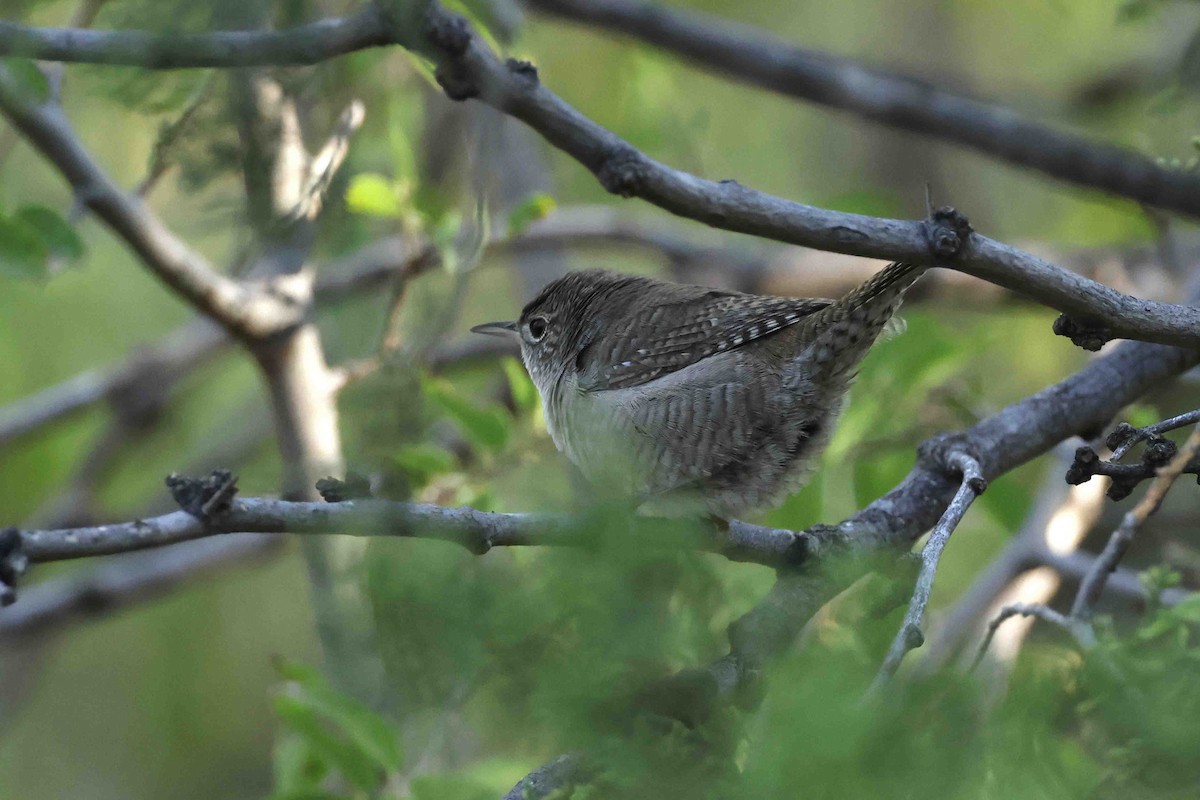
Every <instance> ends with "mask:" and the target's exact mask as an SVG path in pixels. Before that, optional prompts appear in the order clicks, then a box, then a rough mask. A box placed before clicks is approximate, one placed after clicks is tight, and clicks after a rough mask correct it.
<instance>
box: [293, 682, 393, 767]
mask: <svg viewBox="0 0 1200 800" xmlns="http://www.w3.org/2000/svg"><path fill="white" fill-rule="evenodd" d="M276 669H277V670H278V671H279V672H280V673H281V674H283V675H284V676H285V677H287V678H288V679H289V680H291V681H292V682H293V683H295V684H296V688H297V692H296V693H295V694H293V695H288V697H289V698H290V699H292V700H294V701H296V702H297V703H299V704H301V705H304V706H306V707H307V708H309V709H311V710H312V711H315V712H317V713H318V714H320V715H321V716H323V717H325V718H326V719H327V720H329V721H330V722H332V723H334V724H335V725H336V726H337V727H338V728H339V729H340V730H341V731H342V732H343V733H345V734H346V735H347V736H348V737H349V738H350V740H351V741H352V742H353V743H354V745H355V746H357V747H358V748H359V749H360V750H361V751H362V753H363V754H364V755H366V756H367V757H368V758H369V759H371V760H372V761H373V762H375V763H376V764H377V765H378V766H380V767H382V768H383V769H385V770H389V771H392V772H398V771H399V770H400V768H401V766H403V757H402V755H401V751H400V741H399V739H398V738H397V737H396V732H395V731H394V730H393V729H392V726H391V724H390V723H389V722H388V721H387V720H385V719H384V718H383V717H381V716H379V715H378V714H376V713H374V712H373V711H371V710H370V709H369V708H367V707H366V706H364V705H362V704H361V703H359V702H358V701H356V700H354V699H353V698H350V697H347V696H346V695H343V694H341V693H339V692H338V691H336V690H335V689H333V687H331V686H330V685H329V683H328V682H327V681H326V680H325V677H324V676H323V675H322V674H321V673H320V672H319V671H317V670H316V669H314V668H313V667H310V666H308V665H306V664H298V663H293V662H288V661H283V660H280V661H279V662H278V663H277V664H276Z"/></svg>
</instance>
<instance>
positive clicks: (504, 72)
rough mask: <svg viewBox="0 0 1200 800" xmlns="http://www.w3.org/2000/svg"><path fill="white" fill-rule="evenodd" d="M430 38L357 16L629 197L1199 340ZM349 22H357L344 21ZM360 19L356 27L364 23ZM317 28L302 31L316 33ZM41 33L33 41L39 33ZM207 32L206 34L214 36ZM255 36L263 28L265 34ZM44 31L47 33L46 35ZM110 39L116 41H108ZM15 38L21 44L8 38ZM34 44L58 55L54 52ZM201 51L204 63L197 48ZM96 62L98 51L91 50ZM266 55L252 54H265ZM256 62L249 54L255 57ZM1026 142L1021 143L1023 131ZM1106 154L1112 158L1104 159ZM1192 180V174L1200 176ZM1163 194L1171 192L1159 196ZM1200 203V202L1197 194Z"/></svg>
mask: <svg viewBox="0 0 1200 800" xmlns="http://www.w3.org/2000/svg"><path fill="white" fill-rule="evenodd" d="M427 5H428V16H427V18H426V19H425V20H424V23H423V29H422V30H421V32H420V33H421V36H420V37H418V36H416V34H417V31H416V30H415V26H414V24H413V23H414V20H412V19H406V20H397V19H394V18H391V17H389V16H386V15H383V14H382V12H378V11H372V10H371V9H372V8H374V7H373V6H368V7H367V8H366V9H365V10H364V11H363V12H361V14H360V15H356V17H354V18H352V19H355V20H357V19H358V18H359V17H362V18H363V19H368V18H370V17H374V18H375V23H372V24H376V23H377V24H378V27H379V31H378V32H377V33H376V34H373V36H377V37H378V38H371V39H370V40H369V44H370V45H375V44H383V43H387V42H393V43H397V44H402V45H403V46H406V47H410V48H412V49H414V50H417V51H418V52H420V53H421V54H423V55H426V56H428V57H429V58H431V59H433V60H434V61H435V62H436V63H437V64H438V78H439V80H440V81H441V83H442V85H443V88H444V89H445V90H446V93H447V94H448V95H449V96H450V97H452V98H454V99H460V100H461V99H466V98H470V97H477V98H478V99H480V100H481V101H483V102H485V103H487V104H489V105H492V106H494V107H496V108H498V109H500V110H501V111H504V112H505V113H507V114H510V115H511V116H514V117H516V118H518V119H520V120H522V121H523V122H525V123H526V124H528V125H529V126H530V127H532V128H533V129H534V130H536V131H538V132H539V133H540V134H541V135H542V136H543V137H544V138H545V139H546V140H547V141H549V142H550V143H551V144H553V145H554V146H556V147H558V148H559V149H561V150H563V151H564V152H566V153H568V154H569V155H571V156H572V157H573V158H575V159H576V160H578V161H579V162H580V163H581V164H583V165H584V166H586V167H587V168H588V169H589V170H591V171H592V172H593V173H594V174H595V175H596V177H597V179H598V180H599V181H600V182H601V184H602V185H604V187H605V188H606V189H608V190H609V191H611V192H613V193H615V194H620V195H622V196H624V197H640V198H642V199H644V200H647V201H648V202H651V203H653V204H655V205H657V206H659V207H661V208H664V209H666V210H667V211H670V212H672V213H674V214H678V215H680V216H683V217H688V218H691V219H695V220H698V221H700V222H703V223H705V224H707V225H711V226H713V227H717V228H724V229H726V230H731V231H737V232H740V233H748V234H751V235H755V236H761V237H765V238H769V239H775V240H778V241H782V242H789V243H791V244H798V245H802V246H805V247H813V248H817V249H820V250H827V251H831V252H838V253H847V254H852V255H860V256H866V257H870V258H879V259H886V260H902V261H911V262H915V263H921V264H931V265H933V264H938V265H941V266H951V267H953V268H954V269H957V270H960V271H962V272H966V273H968V274H970V275H975V276H976V277H980V278H983V279H984V280H987V281H990V282H992V283H995V284H998V285H1000V286H1003V287H1005V288H1008V289H1012V290H1013V291H1017V292H1020V293H1022V294H1025V295H1027V296H1029V297H1032V298H1034V299H1036V300H1038V301H1039V302H1042V303H1045V304H1046V305H1049V306H1051V307H1053V308H1056V309H1058V310H1060V311H1062V312H1064V313H1066V314H1068V315H1070V316H1071V317H1073V318H1078V319H1079V320H1083V321H1091V322H1098V323H1100V324H1101V325H1102V327H1103V330H1104V333H1105V335H1107V336H1108V337H1110V338H1129V339H1141V340H1145V341H1151V342H1159V343H1163V344H1175V345H1181V346H1193V347H1196V346H1200V311H1198V310H1197V309H1193V308H1188V307H1185V306H1178V305H1172V304H1168V303H1157V302H1153V301H1146V300H1139V299H1137V298H1133V297H1129V296H1128V295H1124V294H1122V293H1120V292H1117V291H1115V290H1114V289H1111V288H1109V287H1107V286H1104V285H1102V284H1099V283H1096V282H1095V281H1090V280H1088V279H1086V278H1082V277H1080V276H1078V275H1073V274H1071V273H1069V272H1066V271H1064V270H1062V269H1059V268H1057V267H1055V266H1054V265H1052V264H1049V263H1047V262H1046V261H1044V260H1042V259H1039V258H1037V257H1036V256H1033V255H1030V254H1028V253H1023V252H1021V251H1019V250H1016V249H1015V248H1012V247H1008V246H1006V245H1003V244H1001V243H999V242H996V241H994V240H991V239H988V238H986V237H984V236H980V235H971V236H970V237H969V239H968V240H967V241H966V242H965V245H964V246H963V247H962V248H961V250H960V251H959V252H957V253H956V254H955V255H954V257H953V258H952V259H950V260H948V259H947V258H946V256H945V254H942V253H940V252H939V251H938V250H937V248H935V247H933V246H931V243H930V241H929V230H928V228H927V226H926V224H925V223H924V222H921V221H906V220H889V219H881V218H875V217H866V216H862V215H858V214H845V213H840V212H835V211H829V210H826V209H821V208H816V207H814V206H806V205H803V204H800V203H794V202H790V201H787V200H783V199H780V198H777V197H772V196H770V195H766V194H763V193H761V192H756V191H754V190H752V189H749V188H746V187H743V186H741V185H739V184H737V183H736V182H733V181H721V182H714V181H708V180H704V179H702V178H698V177H696V176H693V175H690V174H688V173H685V172H680V171H678V170H674V169H671V168H670V167H667V166H666V165H664V164H661V163H659V162H657V161H654V160H653V159H651V158H649V157H648V156H646V155H645V154H643V153H641V152H640V151H638V150H636V149H635V148H634V147H632V146H631V145H630V144H629V143H628V142H626V141H624V140H623V139H621V138H620V137H618V136H616V135H615V134H613V133H612V132H610V131H608V130H606V129H604V128H603V127H601V126H599V125H597V124H596V123H595V122H593V121H592V120H590V119H588V118H587V117H585V116H583V115H582V114H580V113H579V112H578V111H577V110H576V109H574V108H572V107H571V106H570V105H568V104H567V103H565V102H564V101H563V100H562V99H561V98H559V97H558V96H557V95H555V94H554V93H553V92H551V91H549V90H548V89H546V88H545V87H544V86H542V84H541V83H540V81H539V80H538V76H537V71H536V70H535V69H534V68H533V67H532V66H531V65H529V64H527V63H524V62H517V61H512V60H510V61H508V62H503V61H501V60H500V58H498V57H497V56H496V54H495V53H493V52H492V51H491V50H490V49H489V48H488V46H487V45H486V44H485V43H483V42H482V41H481V40H480V39H479V38H478V37H477V36H476V35H475V34H474V32H473V31H472V30H471V28H470V26H469V25H468V24H467V23H466V22H465V21H463V20H462V19H461V18H459V17H457V16H454V15H452V14H449V13H447V12H446V11H445V10H444V9H442V8H441V7H440V5H438V4H437V3H435V2H434V3H428V4H427ZM342 23H343V24H349V23H347V22H346V21H345V20H343V21H342ZM359 24H362V25H363V26H364V29H365V28H366V27H367V23H366V22H363V23H359V22H357V21H356V22H355V23H354V24H353V25H351V26H350V27H351V29H353V30H359V28H358V27H357V26H358V25H359ZM310 28H311V26H309V28H302V29H299V30H301V31H309V30H310ZM7 30H8V32H9V36H10V37H12V36H17V35H18V34H19V35H21V36H25V37H27V38H26V39H23V40H22V41H31V40H30V39H29V38H28V37H29V36H33V34H31V33H29V30H28V29H21V28H19V27H18V28H16V29H14V28H13V27H12V26H10V27H9V28H8V29H7ZM115 35H116V34H111V33H109V34H89V36H94V37H98V38H95V39H92V38H88V39H87V41H89V42H94V43H93V44H90V45H89V47H90V48H93V49H94V50H103V51H104V52H106V53H110V54H111V59H112V60H114V61H117V62H119V63H144V62H145V59H139V57H138V54H139V53H140V52H142V51H141V50H139V49H138V48H130V47H129V46H128V43H127V42H121V41H120V40H117V39H107V40H106V38H105V37H111V36H115ZM231 35H233V34H231V33H220V34H202V35H197V36H194V37H190V38H188V39H187V43H186V46H185V49H184V53H185V54H190V55H191V56H192V57H193V61H192V62H188V61H187V60H186V59H179V60H176V61H174V62H171V63H170V64H169V65H170V66H188V65H190V66H202V65H217V63H221V65H223V66H228V65H232V64H233V63H243V62H233V61H226V62H219V59H218V56H219V54H220V53H221V52H223V51H221V50H220V49H219V48H216V46H215V45H214V44H213V43H214V42H220V41H222V40H223V39H225V38H227V37H229V36H231ZM240 35H241V36H242V37H243V38H241V39H239V40H238V47H239V48H241V49H243V50H255V48H256V47H258V45H259V43H260V41H261V42H262V43H264V45H267V46H269V47H275V48H278V47H280V45H279V44H278V42H279V41H280V37H285V41H286V37H287V36H289V35H290V34H288V33H272V32H267V33H245V34H240ZM54 36H57V37H58V38H60V39H63V38H64V35H63V32H62V31H57V32H55V31H41V32H40V33H37V37H42V38H47V39H50V38H53V37H54ZM139 36H142V37H143V38H141V39H138V45H139V47H140V48H148V49H149V50H150V51H155V48H159V47H161V48H162V49H163V50H168V49H172V48H175V47H176V46H177V41H176V39H175V37H170V36H164V37H160V38H161V40H162V41H161V44H159V43H157V42H155V43H152V41H153V37H150V36H149V35H145V34H140V35H139ZM37 37H35V38H37ZM206 37H207V38H206ZM255 37H264V38H262V39H261V40H260V39H256V38H255ZM39 40H40V39H39ZM106 41H107V42H110V43H112V42H117V43H120V44H121V46H120V47H118V46H116V44H108V45H106ZM10 46H11V45H10ZM283 50H284V51H285V52H284V55H288V56H291V57H292V58H293V60H289V59H288V58H282V59H280V58H277V59H275V62H280V61H282V62H283V63H301V62H300V61H299V60H298V58H297V57H296V56H295V54H291V53H289V52H287V49H286V47H284V48H283ZM25 52H27V53H31V54H33V55H38V56H39V57H43V58H45V57H48V56H49V55H50V52H51V51H49V50H48V49H47V50H46V51H44V52H43V51H30V50H29V48H28V47H27V48H26V51H25ZM197 54H199V55H200V56H203V57H204V59H205V60H203V61H201V60H199V59H198V58H197V57H196V56H197ZM90 60H94V59H90ZM264 61H266V59H265V58H264V59H263V60H262V61H256V62H254V63H264ZM246 63H248V62H246ZM1016 141H1017V142H1020V141H1021V140H1020V139H1019V138H1017V139H1016ZM1107 158H1108V156H1102V157H1101V159H1100V160H1101V161H1103V160H1105V159H1107ZM1193 180H1194V179H1193ZM1159 202H1163V201H1161V200H1160V201H1159ZM1197 202H1200V201H1197Z"/></svg>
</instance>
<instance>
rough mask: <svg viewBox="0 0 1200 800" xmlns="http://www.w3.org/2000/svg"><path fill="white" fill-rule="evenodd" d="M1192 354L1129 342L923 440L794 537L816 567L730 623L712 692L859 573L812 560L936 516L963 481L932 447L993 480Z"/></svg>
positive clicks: (791, 574)
mask: <svg viewBox="0 0 1200 800" xmlns="http://www.w3.org/2000/svg"><path fill="white" fill-rule="evenodd" d="M1198 360H1200V353H1196V352H1193V351H1187V350H1180V349H1175V348H1169V347H1161V346H1158V345H1150V344H1143V343H1128V344H1125V345H1122V346H1120V347H1117V348H1114V349H1113V350H1112V351H1111V352H1108V353H1106V354H1104V355H1102V356H1101V357H1099V358H1097V359H1095V360H1093V361H1092V362H1090V363H1089V364H1087V365H1086V366H1085V367H1083V369H1081V370H1080V371H1079V372H1077V373H1075V374H1074V375H1072V376H1070V377H1068V378H1066V379H1064V380H1063V381H1060V382H1059V383H1057V384H1054V385H1053V386H1049V387H1047V388H1045V389H1043V390H1042V391H1040V392H1038V393H1037V394H1034V395H1032V396H1030V397H1027V398H1025V399H1024V400H1021V401H1019V402H1017V403H1014V404H1012V405H1010V406H1008V407H1007V408H1005V409H1003V410H1001V411H1000V412H998V413H996V414H994V415H993V416H991V417H989V418H987V419H985V420H983V421H981V422H979V423H978V424H976V425H974V426H972V427H971V428H968V429H967V430H965V431H961V432H959V433H955V434H951V435H949V436H947V437H941V438H939V439H935V440H933V441H932V442H930V443H927V444H926V445H923V446H922V448H921V451H920V452H921V454H922V457H921V458H920V459H918V462H917V464H916V466H914V467H913V469H912V470H911V471H910V472H909V473H908V475H907V476H905V478H904V479H903V480H902V481H901V482H900V484H899V485H898V486H896V488H894V489H892V490H891V491H890V492H888V493H887V494H885V495H884V496H883V497H880V498H879V499H877V500H875V501H874V502H872V503H870V504H869V505H868V506H866V507H865V508H863V509H862V510H860V511H858V512H857V513H855V514H853V515H852V516H851V517H849V518H847V519H846V520H843V521H842V522H841V523H840V524H838V525H835V526H816V527H814V528H810V529H808V530H807V531H804V532H802V533H800V534H798V535H800V536H802V537H805V538H804V541H805V547H806V550H805V552H806V558H804V559H798V562H799V563H807V564H809V565H810V567H811V566H812V565H814V564H815V565H816V566H817V567H818V568H817V569H811V568H809V569H804V570H800V571H791V570H788V571H783V572H781V573H780V575H779V578H778V580H777V581H776V582H775V585H774V586H773V587H772V588H771V590H770V592H768V593H767V595H766V597H764V598H763V599H762V600H761V601H760V602H759V603H758V604H757V605H756V606H755V607H754V608H753V609H751V610H750V611H749V612H747V613H746V614H745V615H743V616H742V617H741V618H740V619H738V620H737V621H736V622H734V623H733V624H732V625H731V626H730V629H729V637H730V652H729V654H728V655H726V656H723V657H722V658H720V659H717V660H716V661H714V662H712V663H711V664H709V665H708V666H707V667H705V668H704V672H705V673H706V674H707V675H709V676H710V677H711V679H712V681H713V685H714V687H715V691H716V692H717V693H719V694H721V695H725V696H729V695H731V694H733V693H736V692H738V691H741V690H744V689H746V688H747V687H749V686H751V685H752V684H753V683H754V682H755V681H756V680H757V677H758V675H759V674H760V673H761V671H762V669H763V666H764V665H765V663H766V661H768V660H769V659H771V658H773V657H775V656H777V655H779V654H780V653H782V652H784V651H785V650H786V649H787V648H788V647H790V646H791V644H792V642H793V641H795V638H796V636H798V635H799V633H800V631H801V630H803V628H804V626H805V625H806V624H807V623H808V622H809V620H810V619H811V618H812V616H813V615H814V614H815V613H817V611H819V610H820V609H821V607H822V606H824V605H825V604H826V603H827V602H829V600H831V599H832V598H833V597H835V596H836V595H837V594H838V593H840V592H841V591H843V590H844V589H845V588H846V587H847V586H849V585H850V583H851V582H852V581H853V580H854V579H856V578H857V574H854V573H853V571H851V574H847V571H845V570H842V571H835V572H825V571H823V570H821V569H819V565H820V563H821V562H818V561H817V559H819V558H820V559H823V557H824V556H825V555H827V554H830V553H835V552H845V551H846V550H848V549H852V550H853V551H855V552H858V553H867V552H870V551H872V550H883V551H887V552H904V550H905V549H906V548H908V547H911V545H912V543H913V542H914V541H915V540H916V539H917V538H918V537H919V536H920V535H921V534H922V533H923V532H925V531H926V530H928V529H929V528H930V527H931V526H933V525H934V524H935V523H936V522H937V521H938V519H939V518H940V517H941V515H942V512H943V511H944V510H945V509H946V508H947V507H949V505H950V503H951V502H952V500H953V499H954V497H955V495H956V494H957V493H958V492H959V491H960V490H961V488H962V484H961V483H960V482H959V481H956V480H954V479H952V478H951V477H950V476H949V475H947V473H946V470H945V468H944V466H943V463H944V461H943V460H942V459H939V458H936V457H932V456H933V455H934V454H935V453H936V452H937V451H938V450H940V451H941V452H946V451H947V449H948V448H949V449H950V450H951V451H955V450H956V451H959V452H964V453H972V454H976V455H977V457H978V460H979V467H980V472H981V474H982V476H983V478H984V479H986V480H989V481H993V480H995V479H997V478H998V477H1000V476H1001V475H1003V474H1004V473H1006V472H1008V471H1010V470H1012V469H1014V468H1016V467H1018V466H1020V465H1021V464H1024V463H1025V462H1027V461H1029V460H1031V459H1032V458H1034V457H1036V456H1038V455H1040V454H1042V453H1044V452H1046V451H1047V450H1049V449H1050V448H1052V447H1054V446H1055V445H1056V444H1058V443H1059V442H1061V441H1063V440H1065V439H1067V438H1069V437H1071V436H1073V435H1076V434H1078V433H1079V432H1080V431H1088V430H1095V429H1096V428H1098V427H1099V426H1101V425H1103V424H1104V423H1105V422H1107V421H1108V420H1110V419H1111V418H1112V417H1113V416H1114V415H1116V414H1117V413H1118V412H1119V411H1120V410H1121V409H1122V408H1124V407H1125V406H1126V405H1128V404H1129V403H1130V402H1132V401H1133V400H1134V399H1135V398H1137V397H1138V396H1140V395H1141V394H1143V393H1144V392H1146V391H1148V390H1149V389H1151V388H1154V387H1158V386H1161V385H1162V384H1163V382H1164V381H1165V380H1167V379H1169V378H1171V377H1173V376H1177V375H1179V374H1181V373H1182V372H1184V371H1185V370H1186V369H1188V368H1190V367H1191V366H1193V365H1194V364H1196V363H1197V361H1198ZM864 569H866V567H865V566H864Z"/></svg>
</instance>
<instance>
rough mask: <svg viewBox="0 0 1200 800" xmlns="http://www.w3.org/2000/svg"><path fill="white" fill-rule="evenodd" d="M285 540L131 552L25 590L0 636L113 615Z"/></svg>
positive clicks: (259, 555)
mask: <svg viewBox="0 0 1200 800" xmlns="http://www.w3.org/2000/svg"><path fill="white" fill-rule="evenodd" d="M283 543H284V539H283V538H281V537H279V536H260V535H255V534H245V535H242V536H238V535H231V536H223V537H220V538H214V539H206V540H203V541H198V542H194V543H189V544H185V545H180V546H178V547H170V548H167V549H164V550H154V551H150V552H144V553H131V554H128V555H125V556H121V557H120V558H118V559H114V560H113V561H110V562H104V563H101V564H98V565H97V566H95V567H94V568H92V569H89V570H84V571H82V572H81V573H80V572H75V573H72V574H70V575H66V576H63V577H61V578H53V579H51V580H48V581H45V582H43V583H39V584H36V585H34V586H31V587H29V588H28V589H26V590H24V591H23V592H22V594H21V602H19V603H17V604H16V605H15V606H13V607H12V608H10V609H7V610H5V611H4V612H3V613H0V637H22V638H25V637H32V636H39V635H44V634H46V633H50V632H52V631H57V630H60V629H61V628H63V627H64V626H66V625H70V624H71V623H73V622H76V621H82V620H88V619H94V618H97V617H103V616H106V615H108V614H112V613H114V612H116V611H119V610H121V609H124V608H127V607H128V606H131V605H135V604H137V603H143V602H146V601H148V600H152V599H156V598H159V597H162V596H163V595H166V594H168V593H170V592H173V591H176V590H178V589H179V588H181V587H182V586H183V585H186V584H189V583H192V582H194V581H196V580H199V579H201V578H204V577H206V576H208V575H211V574H213V573H214V572H217V571H220V570H224V569H227V568H229V567H232V566H242V565H248V564H251V563H255V562H257V561H260V560H265V559H268V558H270V557H271V556H273V555H274V554H275V553H278V552H279V551H280V550H281V547H282V545H283Z"/></svg>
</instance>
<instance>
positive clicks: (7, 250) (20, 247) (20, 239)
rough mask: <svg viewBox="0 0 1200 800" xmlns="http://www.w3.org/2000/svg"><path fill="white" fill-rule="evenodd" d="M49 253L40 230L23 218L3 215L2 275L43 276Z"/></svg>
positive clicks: (0, 222)
mask: <svg viewBox="0 0 1200 800" xmlns="http://www.w3.org/2000/svg"><path fill="white" fill-rule="evenodd" d="M48 255H49V252H48V250H47V248H46V242H45V240H44V239H43V237H42V235H41V233H40V232H39V231H38V230H37V229H36V228H34V227H33V226H32V225H30V224H29V223H28V222H25V221H24V220H21V219H18V218H15V217H5V216H0V275H7V276H8V277H10V278H25V279H31V278H43V277H45V275H46V257H47V256H48Z"/></svg>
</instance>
